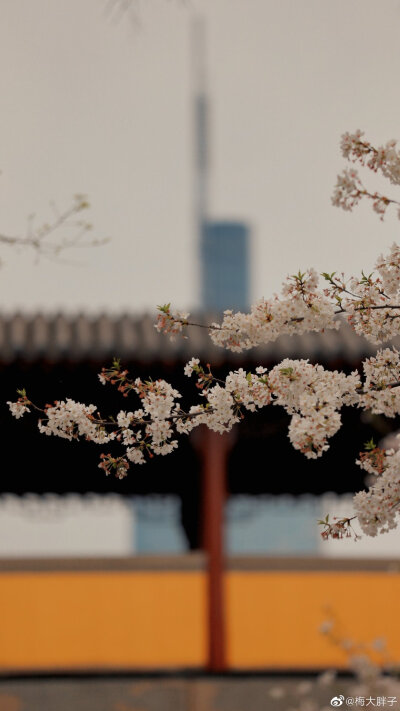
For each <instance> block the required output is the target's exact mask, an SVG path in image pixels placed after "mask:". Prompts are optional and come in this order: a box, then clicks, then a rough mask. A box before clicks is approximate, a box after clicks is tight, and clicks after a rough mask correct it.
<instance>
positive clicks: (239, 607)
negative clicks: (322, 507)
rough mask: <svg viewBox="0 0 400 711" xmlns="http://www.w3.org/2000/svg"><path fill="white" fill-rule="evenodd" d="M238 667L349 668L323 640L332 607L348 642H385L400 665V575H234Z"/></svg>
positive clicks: (230, 593) (233, 655) (231, 638)
mask: <svg viewBox="0 0 400 711" xmlns="http://www.w3.org/2000/svg"><path fill="white" fill-rule="evenodd" d="M226 600H227V618H228V645H227V647H228V663H229V665H230V666H232V667H239V668H240V667H242V668H257V667H259V668H260V667H261V668H262V667H275V668H289V667H298V668H299V667H301V668H307V667H309V668H316V667H327V666H328V667H329V666H336V667H340V666H346V659H347V656H346V654H345V652H344V651H342V650H341V649H339V648H338V647H336V646H334V645H332V643H331V642H329V640H328V639H327V638H326V637H324V636H323V635H321V633H320V631H319V628H320V625H321V622H322V621H323V620H325V619H327V617H328V614H327V611H326V609H327V607H329V608H330V609H331V610H332V611H333V612H334V613H335V618H336V620H337V621H338V625H337V632H338V634H339V635H340V637H341V638H342V639H349V638H351V639H353V640H354V641H356V642H364V643H371V642H372V641H373V640H374V639H376V638H382V637H384V638H385V639H386V640H387V646H388V649H389V650H390V652H391V654H392V655H393V657H394V658H396V659H397V660H400V616H399V614H398V612H399V607H400V575H399V574H390V573H384V572H371V573H370V572H357V573H348V572H339V571H335V572H332V573H329V572H325V571H324V572H314V571H308V572H297V571H296V572H286V571H285V572H282V571H279V572H264V571H263V572H249V571H246V572H231V573H230V574H229V575H228V576H227V581H226Z"/></svg>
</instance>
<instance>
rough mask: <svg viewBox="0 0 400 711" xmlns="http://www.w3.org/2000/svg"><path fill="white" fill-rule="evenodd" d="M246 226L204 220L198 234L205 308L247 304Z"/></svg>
mask: <svg viewBox="0 0 400 711" xmlns="http://www.w3.org/2000/svg"><path fill="white" fill-rule="evenodd" d="M248 244H249V228H248V227H247V225H245V224H244V223H243V222H232V221H229V222H228V221H226V222H211V221H210V220H205V221H204V223H203V229H202V235H201V264H202V285H201V286H202V305H203V308H205V309H206V310H207V311H224V309H228V308H229V309H233V310H235V311H240V310H242V311H243V310H246V309H247V308H248V305H249V258H248V256H249V255H248V252H249V246H248Z"/></svg>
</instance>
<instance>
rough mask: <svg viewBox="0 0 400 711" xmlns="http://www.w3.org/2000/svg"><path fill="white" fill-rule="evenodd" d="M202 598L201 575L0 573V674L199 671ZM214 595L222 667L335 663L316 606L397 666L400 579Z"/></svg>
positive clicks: (281, 584) (357, 577) (277, 576)
mask: <svg viewBox="0 0 400 711" xmlns="http://www.w3.org/2000/svg"><path fill="white" fill-rule="evenodd" d="M206 592H207V581H206V575H205V573H204V572H203V571H201V570H198V571H196V570H188V571H175V572H172V571H148V570H138V571H107V572H98V571H96V572H87V571H74V572H65V571H54V572H39V573H32V572H2V573H0V610H1V624H0V669H2V670H5V669H10V670H11V669H12V670H22V669H28V670H32V669H37V670H40V669H47V670H51V669H68V668H69V669H74V668H75V669H76V668H85V669H95V668H109V669H123V668H142V669H145V668H157V667H158V668H168V667H169V668H173V667H202V666H205V665H206V660H207V596H206ZM225 595H226V612H227V653H228V663H229V665H230V666H231V667H233V668H265V667H269V668H303V669H304V668H307V667H309V668H315V667H326V666H332V665H334V666H343V665H345V662H346V656H345V654H344V653H343V652H342V651H340V650H338V649H336V648H335V647H333V646H331V644H329V643H328V641H327V640H326V639H325V638H324V637H322V636H321V634H320V633H319V632H318V628H319V626H320V624H321V621H322V620H323V619H324V618H325V617H326V616H327V615H326V612H325V611H324V610H325V608H326V606H327V605H329V606H330V607H331V608H332V610H334V611H335V614H336V617H337V619H338V620H339V621H340V629H339V632H340V633H341V634H342V635H343V636H344V637H352V638H353V639H356V640H358V641H366V642H367V641H369V642H370V641H372V640H373V639H374V638H376V637H382V636H383V637H386V639H387V641H388V647H389V649H390V650H391V652H392V655H393V657H394V658H397V659H400V619H399V615H398V614H397V612H398V608H399V600H400V574H399V573H395V574H389V573H385V572H365V571H362V572H342V571H336V572H332V573H330V572H327V571H323V572H321V571H295V572H294V571H292V572H291V571H235V570H233V571H230V572H228V573H227V574H226V581H225Z"/></svg>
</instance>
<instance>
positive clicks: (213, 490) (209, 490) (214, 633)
mask: <svg viewBox="0 0 400 711" xmlns="http://www.w3.org/2000/svg"><path fill="white" fill-rule="evenodd" d="M229 449H230V437H229V435H220V434H218V433H217V432H212V431H211V430H209V429H205V428H204V431H203V432H202V436H201V450H202V458H203V462H202V465H203V471H202V489H203V492H202V493H203V521H202V523H203V547H204V550H205V551H206V553H207V561H208V563H207V565H208V640H209V642H208V669H209V670H210V671H213V672H219V671H224V670H225V669H226V649H225V609H224V540H223V536H224V533H223V528H224V527H223V523H224V504H225V499H226V472H227V457H228V451H229Z"/></svg>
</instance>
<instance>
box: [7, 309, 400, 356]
mask: <svg viewBox="0 0 400 711" xmlns="http://www.w3.org/2000/svg"><path fill="white" fill-rule="evenodd" d="M213 320H215V316H214V315H210V316H209V317H208V316H207V315H203V316H201V317H200V316H197V317H196V321H200V322H202V323H204V324H207V323H210V322H211V321H213ZM154 322H155V316H154V315H151V316H150V315H143V316H130V315H126V314H123V315H121V316H110V315H106V314H102V315H100V316H96V317H92V316H88V315H84V314H81V315H78V316H68V315H64V314H57V315H54V316H49V315H43V314H36V315H33V316H31V315H24V314H21V313H17V314H13V315H7V316H6V315H1V314H0V362H3V363H10V362H12V361H13V360H15V359H17V358H22V359H24V360H28V361H33V360H37V359H40V358H44V359H48V360H51V361H59V360H64V359H67V360H73V361H80V360H107V359H108V360H109V359H110V358H112V357H114V356H116V357H120V358H122V359H125V360H129V361H143V362H150V361H163V362H173V361H179V362H184V361H187V360H188V359H190V358H191V357H192V356H193V355H195V356H197V357H199V358H201V359H202V360H207V361H208V360H209V361H210V362H212V363H214V364H218V363H232V364H238V363H240V362H243V361H246V362H279V360H281V359H282V358H285V357H295V358H310V359H319V360H322V361H344V362H347V363H356V362H358V361H359V360H360V359H361V358H363V357H365V356H367V355H371V354H372V353H374V352H375V350H376V349H375V348H374V346H373V345H372V344H370V343H368V342H367V341H366V340H365V339H364V338H361V337H359V336H357V335H356V334H355V333H354V332H353V331H352V330H351V329H350V327H349V326H348V325H347V324H346V323H343V325H342V326H341V328H340V330H339V331H326V332H325V333H322V334H318V333H309V334H305V335H302V336H281V337H280V338H279V339H278V340H277V341H275V342H274V343H269V344H267V345H265V346H259V347H258V348H255V349H253V350H251V351H248V352H246V353H244V354H243V353H239V354H235V353H230V352H228V351H225V350H223V349H221V348H217V347H215V346H213V344H212V343H211V340H210V338H209V336H208V332H207V329H206V328H204V329H203V328H194V327H191V328H189V330H188V335H189V338H187V339H186V338H182V337H178V338H177V339H176V340H175V341H173V342H171V341H170V340H169V338H168V337H167V336H164V335H161V334H159V333H157V332H156V330H155V328H154ZM399 344H400V338H399V339H398V343H397V345H398V346H399Z"/></svg>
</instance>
